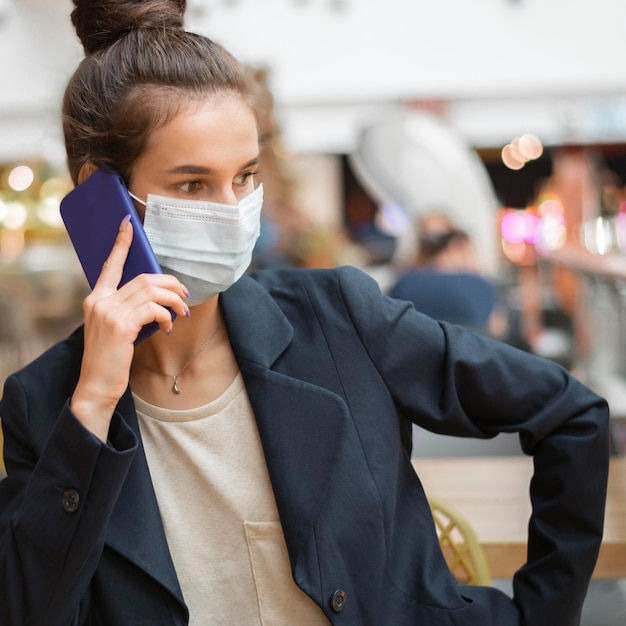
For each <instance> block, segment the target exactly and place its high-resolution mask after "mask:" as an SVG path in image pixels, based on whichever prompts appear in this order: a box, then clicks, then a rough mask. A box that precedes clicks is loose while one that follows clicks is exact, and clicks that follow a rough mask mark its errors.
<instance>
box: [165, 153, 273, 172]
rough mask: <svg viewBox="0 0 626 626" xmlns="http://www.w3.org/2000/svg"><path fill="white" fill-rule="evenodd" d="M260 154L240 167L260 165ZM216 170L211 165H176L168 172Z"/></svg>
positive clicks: (243, 168)
mask: <svg viewBox="0 0 626 626" xmlns="http://www.w3.org/2000/svg"><path fill="white" fill-rule="evenodd" d="M260 158H261V157H260V155H259V156H256V157H255V158H254V159H250V160H249V161H248V162H247V163H244V164H243V165H242V166H241V168H240V169H242V170H245V169H246V168H247V167H251V166H252V165H258V164H259V161H260ZM213 171H214V170H212V169H211V168H210V167H204V166H202V165H191V164H190V165H177V166H176V167H172V168H171V169H169V170H167V171H166V174H198V175H201V174H204V175H207V174H212V173H213Z"/></svg>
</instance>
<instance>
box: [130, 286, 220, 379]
mask: <svg viewBox="0 0 626 626" xmlns="http://www.w3.org/2000/svg"><path fill="white" fill-rule="evenodd" d="M190 312H191V315H190V316H189V317H180V316H179V317H177V318H176V319H175V320H174V325H173V329H172V333H171V335H166V334H165V333H164V332H161V331H157V332H156V333H154V334H153V335H151V336H150V337H148V339H146V340H145V341H142V342H141V343H140V344H139V345H138V346H137V347H136V348H135V360H136V361H139V362H141V363H150V364H151V366H152V367H154V368H155V369H158V370H159V371H161V372H167V373H170V372H171V373H175V372H178V371H179V370H180V368H181V367H182V366H183V365H184V364H185V363H186V362H187V360H188V359H189V358H190V357H191V356H192V355H193V354H194V353H195V352H197V350H198V349H199V348H200V346H201V345H202V344H203V343H204V341H205V340H206V338H207V337H208V336H209V334H210V333H212V332H213V331H214V330H215V329H216V328H217V326H218V324H220V323H222V314H221V311H220V308H219V305H218V296H215V297H214V298H211V299H210V300H208V301H207V302H204V303H202V304H199V305H197V306H193V307H190Z"/></svg>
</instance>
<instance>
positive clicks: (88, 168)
mask: <svg viewBox="0 0 626 626" xmlns="http://www.w3.org/2000/svg"><path fill="white" fill-rule="evenodd" d="M97 169H100V168H99V167H98V166H97V165H96V164H95V163H93V162H92V161H87V163H83V164H82V165H81V166H80V169H79V170H78V184H79V185H80V184H81V183H84V182H85V181H86V180H87V179H88V178H89V177H90V176H91V175H92V174H93V173H94V172H95V171H96V170H97Z"/></svg>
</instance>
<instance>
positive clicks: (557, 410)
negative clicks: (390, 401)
mask: <svg viewBox="0 0 626 626" xmlns="http://www.w3.org/2000/svg"><path fill="white" fill-rule="evenodd" d="M339 276H340V278H339V281H340V289H341V292H342V295H343V298H344V305H345V307H346V309H347V311H348V314H349V315H350V316H351V317H352V322H353V324H354V325H355V327H356V328H357V332H359V333H360V336H361V340H362V342H363V344H364V346H365V347H366V349H367V350H368V353H369V354H370V357H371V359H372V361H373V362H374V363H375V364H376V367H377V369H378V370H379V372H380V374H381V376H382V377H383V379H384V381H385V383H386V385H387V386H388V388H389V390H390V392H391V394H392V395H393V397H394V399H395V401H396V403H397V405H398V406H399V407H400V411H401V413H402V414H403V415H405V416H406V417H407V418H408V419H410V420H411V421H413V422H414V423H416V424H419V425H420V426H422V427H424V428H427V429H429V430H431V431H434V432H438V433H444V434H448V435H457V436H470V437H493V436H495V435H497V434H498V433H500V432H517V433H519V436H520V441H521V445H522V448H523V450H524V452H525V453H526V454H529V455H532V456H533V463H534V475H533V478H532V481H531V484H530V498H531V503H532V516H531V519H530V524H529V534H528V554H527V556H528V558H527V562H526V564H525V565H524V566H523V567H522V568H521V569H520V570H519V571H518V572H517V573H516V574H515V577H514V581H513V588H514V599H515V601H516V603H517V604H518V606H519V609H520V611H521V614H522V617H523V624H525V625H527V626H554V624H559V625H560V626H575V625H576V624H578V623H579V619H580V612H581V607H582V603H583V600H584V597H585V594H586V591H587V586H588V583H589V580H590V578H591V574H592V572H593V568H594V566H595V563H596V560H597V555H598V551H599V547H600V542H601V539H602V530H603V522H604V507H605V500H606V486H607V478H608V461H609V413H608V407H607V404H606V401H605V400H604V399H602V398H600V397H599V396H597V395H596V394H595V393H593V392H592V391H591V390H590V389H588V388H587V387H586V386H584V385H583V384H582V383H581V382H579V381H578V380H576V379H575V378H574V377H572V376H571V375H570V374H569V373H568V372H567V371H566V370H565V369H563V368H562V367H561V366H559V365H557V364H555V363H553V362H550V361H547V360H544V359H541V358H538V357H535V356H532V355H530V354H528V353H526V352H523V351H521V350H517V349H515V348H512V347H511V346H508V345H506V344H504V343H501V342H498V341H495V340H491V339H488V338H486V337H483V336H480V335H478V334H475V333H473V332H471V331H469V330H466V329H464V328H461V327H459V326H453V325H448V324H444V323H438V322H435V321H434V320H432V319H430V318H428V317H426V316H424V315H421V314H420V313H418V312H416V311H415V310H414V309H413V307H412V306H411V305H408V304H407V303H404V302H400V301H397V300H393V299H391V298H387V297H385V296H382V295H381V294H380V291H379V289H378V285H377V284H376V283H375V282H374V281H373V280H371V279H370V278H369V277H367V276H365V275H363V274H362V273H360V272H357V271H355V270H351V269H343V270H341V271H340V273H339ZM485 489H489V485H488V484H487V485H485Z"/></svg>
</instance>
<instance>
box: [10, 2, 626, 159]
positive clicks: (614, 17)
mask: <svg viewBox="0 0 626 626" xmlns="http://www.w3.org/2000/svg"><path fill="white" fill-rule="evenodd" d="M188 5H189V6H188V13H187V16H188V19H187V27H188V28H190V29H193V30H197V31H200V32H202V33H203V34H206V35H208V36H211V37H213V38H214V39H216V40H217V41H219V42H220V43H223V44H224V45H226V47H228V48H229V49H231V50H232V51H233V52H235V54H236V55H237V56H239V58H241V59H242V60H243V61H245V62H247V63H249V64H251V65H255V66H262V67H265V68H267V69H268V71H269V76H270V84H271V87H272V91H273V93H274V97H275V101H276V109H277V113H278V117H279V124H280V125H281V129H282V132H283V139H284V142H285V144H286V146H287V147H288V148H290V149H291V150H293V151H294V152H304V153H306V152H308V153H325V152H330V153H333V152H335V153H347V152H350V151H351V150H352V149H353V148H354V146H355V144H356V142H357V140H358V136H359V133H360V131H361V128H363V127H364V126H367V125H369V124H370V123H372V122H373V121H377V120H380V119H381V118H385V117H390V116H391V117H393V116H394V115H396V114H397V113H398V111H399V110H400V109H402V108H403V107H404V106H405V104H406V102H407V101H408V102H410V103H411V105H412V106H414V107H415V106H417V107H418V108H423V107H432V106H433V103H434V104H435V105H436V106H437V108H438V110H439V112H440V113H441V114H442V115H443V116H444V118H445V119H446V120H447V122H448V123H449V124H450V125H451V126H453V127H454V128H455V129H457V130H458V131H459V132H460V133H461V134H462V135H463V136H465V137H466V138H467V139H468V140H469V141H470V142H471V143H472V144H473V145H476V146H478V147H481V146H483V147H485V146H497V145H500V144H504V143H505V142H506V141H508V140H509V139H511V138H512V137H513V136H515V135H516V134H521V133H523V132H534V133H536V134H538V135H540V136H541V137H542V139H543V140H544V143H546V144H551V143H552V144H556V143H560V142H562V141H580V142H586V141H590V142H596V143H597V142H599V141H600V142H603V141H606V142H617V141H623V140H624V139H625V138H626V91H625V88H626V64H625V63H624V62H623V59H624V53H625V52H626V44H625V43H624V37H623V32H622V31H623V24H624V23H626V2H624V0H596V1H595V2H593V3H590V2H588V1H587V0H551V1H550V2H544V1H543V0H472V1H471V2H468V1H467V0H440V1H439V2H432V1H428V0H385V2H381V1H380V0H188ZM71 8H72V2H71V1H70V0H54V1H53V2H51V1H50V0H0V76H2V84H1V85H0V160H13V159H19V158H27V157H29V156H33V155H42V156H44V157H45V158H48V159H51V160H54V159H62V158H63V157H62V154H63V150H62V142H61V138H60V132H59V123H58V110H59V102H60V99H61V94H62V90H63V87H64V85H65V82H66V81H67V78H68V77H69V75H70V73H71V72H72V71H73V68H74V67H75V66H76V64H77V63H78V61H79V60H80V58H81V56H82V52H81V49H80V46H79V45H78V42H77V41H76V37H75V35H74V33H73V31H72V29H71V26H70V24H69V17H68V16H69V13H70V11H71Z"/></svg>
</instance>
